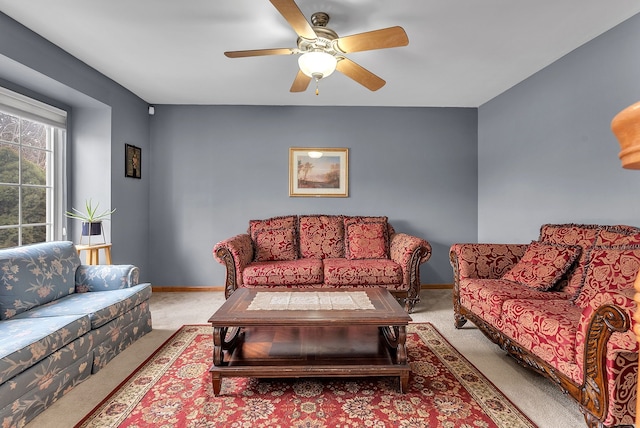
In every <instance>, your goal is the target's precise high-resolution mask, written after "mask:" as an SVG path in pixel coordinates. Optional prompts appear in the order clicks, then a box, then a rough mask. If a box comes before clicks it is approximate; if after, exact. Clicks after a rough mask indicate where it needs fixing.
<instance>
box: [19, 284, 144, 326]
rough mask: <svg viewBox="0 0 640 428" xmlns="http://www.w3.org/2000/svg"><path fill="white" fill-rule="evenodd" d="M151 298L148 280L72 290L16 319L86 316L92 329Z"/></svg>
mask: <svg viewBox="0 0 640 428" xmlns="http://www.w3.org/2000/svg"><path fill="white" fill-rule="evenodd" d="M150 297H151V284H149V283H144V284H139V285H136V286H133V287H130V288H123V289H120V290H111V291H91V292H88V293H75V294H72V295H70V296H65V297H63V298H61V299H58V300H56V301H55V302H51V303H49V304H46V305H43V306H39V307H37V308H33V309H31V310H30V311H28V312H24V313H22V314H20V315H17V316H16V318H42V317H58V316H62V315H88V316H89V318H90V319H91V329H95V328H98V327H100V326H101V325H103V324H106V323H108V322H109V321H111V320H112V319H114V318H117V317H119V316H120V315H122V314H124V313H125V312H128V311H130V310H131V309H133V308H135V307H136V306H138V305H139V304H140V303H142V302H144V301H145V300H148V299H149V298H150Z"/></svg>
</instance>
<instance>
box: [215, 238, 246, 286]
mask: <svg viewBox="0 0 640 428" xmlns="http://www.w3.org/2000/svg"><path fill="white" fill-rule="evenodd" d="M213 256H214V257H215V259H216V260H217V261H218V262H219V263H221V264H223V265H225V267H226V270H227V274H226V279H225V284H224V297H225V298H227V299H228V298H229V296H230V295H231V293H233V292H234V291H235V290H236V288H238V287H239V286H240V285H241V284H242V270H243V269H244V268H245V266H247V265H248V264H249V263H251V260H252V259H253V242H252V241H251V236H249V234H246V233H243V234H239V235H236V236H233V237H231V238H229V239H225V240H224V241H220V242H218V243H217V244H216V245H215V247H214V248H213Z"/></svg>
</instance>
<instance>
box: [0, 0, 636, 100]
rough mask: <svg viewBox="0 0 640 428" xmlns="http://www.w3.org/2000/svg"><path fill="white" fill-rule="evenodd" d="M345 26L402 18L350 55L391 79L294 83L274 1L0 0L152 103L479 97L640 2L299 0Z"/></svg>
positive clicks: (287, 40)
mask: <svg viewBox="0 0 640 428" xmlns="http://www.w3.org/2000/svg"><path fill="white" fill-rule="evenodd" d="M297 4H298V6H299V7H300V9H301V10H302V12H303V13H304V15H305V16H306V17H307V18H308V19H309V17H310V15H311V14H312V13H313V12H317V11H323V12H327V13H328V14H329V15H330V17H331V20H330V22H329V25H328V27H329V28H331V29H333V30H334V31H336V32H337V33H338V35H339V36H347V35H351V34H357V33H361V32H365V31H371V30H376V29H380V28H386V27H391V26H395V25H399V26H401V27H403V28H404V29H405V31H406V32H407V35H408V37H409V45H408V46H406V47H400V48H393V49H384V50H375V51H368V52H358V53H353V54H349V55H347V57H348V58H349V59H351V60H353V61H355V62H357V63H358V64H360V65H361V66H363V67H365V68H366V69H368V70H370V71H372V72H373V73H375V74H377V75H378V76H380V77H381V78H383V79H384V80H386V82H387V84H386V85H385V86H384V87H383V88H382V89H380V90H378V91H376V92H371V91H369V90H368V89H366V88H364V87H362V86H361V85H359V84H357V83H356V82H354V81H353V80H351V79H349V78H347V77H346V76H344V75H342V74H340V73H338V72H336V73H334V74H333V75H332V76H329V77H328V78H327V79H326V80H323V81H321V82H320V95H319V96H316V95H314V86H315V85H314V84H313V83H312V84H310V85H309V89H308V90H307V91H306V92H303V93H290V92H289V88H290V87H291V84H292V82H293V79H294V77H295V75H296V72H297V62H296V61H297V56H296V55H291V56H263V57H253V58H237V59H230V58H227V57H225V56H224V55H223V52H224V51H228V50H246V49H263V48H288V47H296V38H297V36H296V34H295V32H294V31H293V30H292V29H291V27H290V26H289V25H288V23H287V22H286V21H285V20H284V18H283V17H282V16H281V15H280V14H279V13H278V11H277V10H276V9H275V8H274V6H273V5H272V4H271V3H270V2H269V1H268V0H226V1H225V0H188V1H185V0H182V1H178V0H108V1H104V0H103V1H99V0H93V1H91V0H56V1H51V0H0V11H2V12H4V13H5V14H7V15H9V16H10V17H12V18H13V19H15V20H17V21H18V22H20V23H22V24H23V25H25V26H27V27H29V28H30V29H32V30H33V31H35V32H36V33H38V34H40V35H41V36H43V37H44V38H46V39H48V40H50V41H51V42H53V43H54V44H56V45H58V46H59V47H61V48H62V49H64V50H65V51H67V52H69V53H70V54H71V55H73V56H75V57H77V58H79V59H80V60H82V61H84V62H85V63H87V64H88V65H90V66H91V67H93V68H95V69H96V70H98V71H100V72H101V73H103V74H105V75H106V76H108V77H110V78H111V79H113V80H115V81H116V82H118V83H120V84H121V85H122V86H124V87H126V88H128V89H129V90H131V91H132V92H134V93H135V94H137V95H138V96H140V97H141V98H143V99H144V100H145V101H147V102H148V103H150V104H244V105H345V106H435V107H478V106H480V105H481V104H483V103H485V102H487V101H489V100H490V99H491V98H493V97H495V96H497V95H499V94H500V93H502V92H504V91H505V90H507V89H509V88H510V87H512V86H514V85H515V84H517V83H518V82H520V81H522V80H524V79H526V78H527V77H529V76H531V75H532V74H534V73H536V72H537V71H539V70H541V69H542V68H544V67H546V66H547V65H549V64H551V63H552V62H554V61H555V60H557V59H559V58H560V57H562V56H564V55H566V54H567V53H569V52H571V51H572V50H574V49H575V48H577V47H579V46H580V45H582V44H584V43H586V42H587V41H589V40H591V39H593V38H595V37H597V36H598V35H600V34H602V33H603V32H605V31H607V30H609V29H610V28H612V27H614V26H616V25H617V24H619V23H621V22H622V21H624V20H626V19H628V18H630V17H631V16H633V15H635V14H637V13H640V2H639V1H637V0H454V1H453V0H394V1H390V0H340V1H339V0H297Z"/></svg>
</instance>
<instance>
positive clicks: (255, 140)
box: [149, 106, 477, 286]
mask: <svg viewBox="0 0 640 428" xmlns="http://www.w3.org/2000/svg"><path fill="white" fill-rule="evenodd" d="M476 112H477V110H476V109H445V108H378V107H371V108H357V107H253V106H157V107H156V114H155V115H154V116H153V117H152V119H151V141H152V150H151V170H150V172H149V173H150V176H151V182H152V186H151V197H150V225H151V230H150V245H149V251H150V253H149V258H150V260H151V261H152V263H153V266H154V268H153V272H152V280H153V283H154V284H155V285H157V286H173V285H198V286H200V285H222V284H223V283H224V272H225V270H224V267H223V266H222V265H219V264H217V263H215V262H214V261H213V258H212V254H211V249H212V247H213V245H214V244H215V243H216V242H217V241H220V240H223V239H225V238H229V237H231V236H233V235H236V234H239V233H245V232H246V230H247V227H248V225H249V220H251V219H259V218H267V217H270V216H277V215H286V214H318V213H320V214H323V213H326V214H349V215H357V214H362V215H386V216H388V217H389V220H390V222H391V223H392V224H393V226H394V227H395V228H396V230H397V231H399V232H406V233H409V234H414V235H417V236H420V237H423V238H425V239H427V240H428V241H429V242H430V243H431V245H432V246H433V256H432V259H431V260H430V261H429V262H428V263H426V264H424V265H422V269H421V280H422V282H423V283H430V284H441V283H450V282H451V267H450V266H449V262H448V250H449V247H450V246H451V244H452V243H453V242H457V241H460V240H465V241H468V240H475V236H476V218H477V212H476V207H477V194H476V192H477V187H476V176H477V151H476V150H477V141H476V135H477V134H476V133H477V117H476ZM289 147H347V148H349V164H350V167H349V197H348V198H298V197H294V198H292V197H289V193H288V189H289V181H288V180H289V178H288V177H289V170H288V155H289Z"/></svg>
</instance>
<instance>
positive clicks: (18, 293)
mask: <svg viewBox="0 0 640 428" xmlns="http://www.w3.org/2000/svg"><path fill="white" fill-rule="evenodd" d="M138 273H139V271H138V268H137V267H135V266H132V265H113V266H111V265H98V266H87V265H81V264H80V258H79V257H78V253H77V252H76V248H75V246H74V245H73V243H72V242H66V241H59V242H47V243H42V244H34V245H28V246H23V247H15V248H8V249H2V250H0V425H1V426H3V427H6V426H11V427H13V426H23V425H25V424H26V423H27V422H29V421H30V420H31V419H33V418H34V417H35V416H36V415H38V414H39V413H40V412H42V411H43V410H44V409H45V408H47V407H48V406H49V405H51V404H52V403H53V402H54V401H56V400H57V399H58V398H60V397H61V396H62V395H63V394H65V393H66V392H67V391H69V390H70V389H72V388H73V387H74V386H75V385H77V384H79V383H80V382H82V381H83V380H85V379H87V378H88V377H89V376H90V375H91V374H92V373H96V372H97V371H98V370H100V369H101V368H102V367H104V366H105V364H107V363H108V362H109V361H110V360H111V359H112V358H113V357H114V356H116V355H117V354H118V353H120V352H121V351H122V350H124V349H125V348H127V347H128V346H129V345H130V344H131V343H133V342H134V341H135V340H137V339H138V338H140V337H142V336H143V335H144V334H146V333H148V332H149V331H151V313H150V311H149V298H150V297H151V285H150V284H138Z"/></svg>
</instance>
